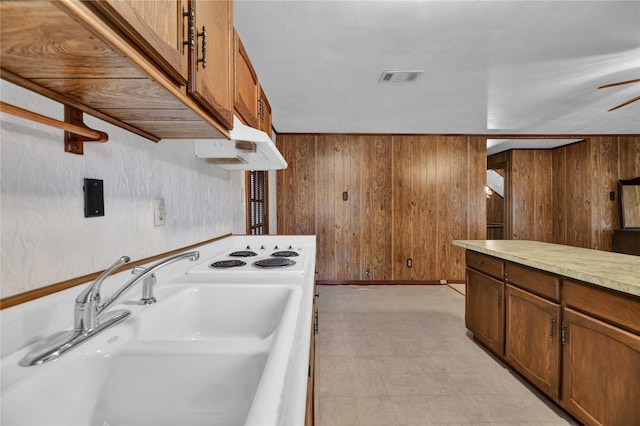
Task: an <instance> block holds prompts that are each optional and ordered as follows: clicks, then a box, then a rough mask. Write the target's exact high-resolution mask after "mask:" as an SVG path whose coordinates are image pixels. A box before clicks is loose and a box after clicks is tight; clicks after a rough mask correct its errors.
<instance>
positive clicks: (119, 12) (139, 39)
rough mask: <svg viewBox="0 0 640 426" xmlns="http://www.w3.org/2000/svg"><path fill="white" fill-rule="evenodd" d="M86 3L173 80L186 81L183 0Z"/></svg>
mask: <svg viewBox="0 0 640 426" xmlns="http://www.w3.org/2000/svg"><path fill="white" fill-rule="evenodd" d="M87 4H88V5H89V6H90V7H91V8H93V9H94V10H95V11H97V12H98V13H100V14H101V15H102V16H104V18H106V22H107V24H108V25H112V26H114V27H115V28H117V29H118V30H119V31H121V32H122V33H123V34H124V35H125V36H126V37H127V38H128V39H129V40H131V42H133V43H134V44H135V45H136V46H137V47H138V48H139V49H140V50H141V51H142V53H143V54H145V55H147V56H148V57H149V58H150V59H151V60H152V61H154V62H155V63H156V64H157V65H158V66H159V67H160V68H161V69H162V70H163V71H164V72H166V73H167V74H168V75H169V76H170V77H171V78H172V79H173V80H174V81H175V82H176V83H178V84H180V85H182V86H184V85H186V84H187V79H188V74H187V71H188V58H187V55H186V54H185V52H186V50H187V49H186V47H185V45H184V41H185V40H186V38H185V35H184V34H183V31H182V29H183V25H182V20H183V9H186V7H187V0H156V1H131V0H116V1H114V0H96V1H92V2H87ZM185 27H186V26H185Z"/></svg>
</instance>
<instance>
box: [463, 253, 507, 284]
mask: <svg viewBox="0 0 640 426" xmlns="http://www.w3.org/2000/svg"><path fill="white" fill-rule="evenodd" d="M466 254H467V259H466V260H467V267H469V268H473V269H475V270H476V271H480V272H484V273H485V274H487V275H491V276H493V277H496V278H498V279H502V278H503V276H504V261H503V260H502V259H498V258H495V257H491V256H487V255H486V254H482V253H478V252H475V251H471V250H467V253H466Z"/></svg>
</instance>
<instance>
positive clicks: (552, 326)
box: [549, 318, 556, 339]
mask: <svg viewBox="0 0 640 426" xmlns="http://www.w3.org/2000/svg"><path fill="white" fill-rule="evenodd" d="M555 333H556V319H555V318H550V321H549V338H550V339H553V336H554V335H555Z"/></svg>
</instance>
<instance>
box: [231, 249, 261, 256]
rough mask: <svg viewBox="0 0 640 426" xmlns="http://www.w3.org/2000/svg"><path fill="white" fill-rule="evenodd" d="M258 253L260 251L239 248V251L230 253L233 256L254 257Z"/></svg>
mask: <svg viewBox="0 0 640 426" xmlns="http://www.w3.org/2000/svg"><path fill="white" fill-rule="evenodd" d="M257 255H258V253H256V252H255V251H251V250H239V251H234V252H233V253H229V256H233V257H253V256H257Z"/></svg>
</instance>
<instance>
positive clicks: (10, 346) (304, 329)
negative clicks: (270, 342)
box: [0, 236, 316, 426]
mask: <svg viewBox="0 0 640 426" xmlns="http://www.w3.org/2000/svg"><path fill="white" fill-rule="evenodd" d="M276 244H277V245H278V246H279V247H280V249H282V250H286V249H288V248H289V245H291V246H292V249H296V248H297V249H300V250H301V251H302V252H304V254H305V256H306V258H305V259H304V262H303V264H304V271H303V273H289V274H286V273H277V272H275V271H271V270H269V271H265V272H264V273H263V274H256V273H255V272H253V273H251V274H242V273H239V274H230V273H220V274H218V273H212V274H187V273H186V272H187V271H188V270H190V269H192V268H195V267H197V266H198V265H201V264H204V263H206V262H210V261H211V260H212V259H214V258H218V257H219V256H221V255H223V254H224V253H228V252H229V251H231V250H238V249H246V246H247V245H251V246H252V247H260V246H262V245H264V246H265V248H266V249H267V250H268V249H271V248H273V247H274V246H275V245H276ZM193 250H198V251H199V252H200V259H199V260H198V261H197V262H195V263H192V262H176V263H174V264H171V265H168V266H167V267H165V268H162V269H160V270H159V271H158V272H157V274H156V275H157V279H158V284H157V287H158V290H159V289H160V287H161V286H162V284H163V283H185V284H188V283H194V284H196V283H203V284H205V283H206V284H212V285H215V284H225V285H229V284H232V285H233V284H236V283H237V284H257V285H262V284H265V285H274V284H275V285H288V286H296V287H299V288H301V290H302V295H301V298H300V306H299V310H298V314H297V320H296V321H295V327H294V328H295V331H294V338H293V345H292V349H291V350H290V353H289V361H288V363H287V369H286V372H285V373H284V374H285V377H284V378H283V382H284V386H283V388H282V389H283V390H282V393H281V394H280V395H274V397H275V398H276V400H277V401H278V403H277V404H273V406H274V407H273V418H274V419H277V421H273V422H270V423H273V424H274V425H292V426H293V425H302V424H304V417H305V412H306V393H307V380H308V363H309V342H310V337H311V335H310V333H311V318H312V309H313V298H314V283H315V253H316V238H315V236H232V237H228V238H224V239H221V240H219V241H215V242H213V243H210V244H207V245H204V246H201V247H197V248H195V249H193ZM116 257H117V256H116ZM300 260H302V259H300ZM130 274H131V272H130V271H123V272H120V273H116V274H113V275H111V276H110V277H108V278H107V279H106V280H105V281H104V283H103V286H102V292H103V295H109V294H111V293H112V292H113V291H114V289H117V288H118V287H119V286H120V285H121V284H122V283H124V282H125V281H126V280H128V279H129V278H130ZM86 285H88V283H87V284H83V285H80V286H77V287H73V288H71V289H67V290H65V291H63V292H59V293H55V294H52V295H49V296H46V297H43V298H39V299H36V300H33V301H31V302H27V303H23V304H21V305H17V306H14V307H11V308H7V309H3V310H2V311H0V320H1V321H0V323H1V325H2V336H1V337H2V358H3V370H5V367H7V365H6V364H4V361H7V362H8V361H12V360H14V358H15V359H20V357H21V356H19V355H21V354H22V352H25V353H26V351H27V348H28V347H29V346H31V345H32V343H33V342H35V341H38V340H39V339H41V338H43V337H46V336H48V335H51V334H53V333H56V332H59V331H61V330H68V329H71V328H72V327H73V307H74V300H75V297H76V296H77V295H78V294H80V292H81V291H82V290H83V289H84V287H85V286H86ZM138 287H141V286H138ZM139 297H140V288H134V289H133V290H132V291H131V292H130V293H127V294H126V295H125V296H124V298H123V300H122V301H121V302H119V303H117V304H116V306H114V308H118V306H117V305H119V304H121V303H122V304H128V308H130V309H131V310H132V311H133V312H134V313H133V315H132V317H134V316H135V312H136V309H138V308H137V307H136V305H135V302H137V300H138V299H139ZM132 304H133V305H132ZM152 306H153V305H152ZM126 321H128V320H125V322H126ZM81 347H82V346H80V348H81ZM73 350H77V349H73ZM22 355H23V354H22ZM64 356H66V355H64ZM40 367H41V368H42V367H46V364H45V365H43V366H40ZM21 368H24V367H21ZM27 368H31V367H27ZM3 375H4V374H3ZM61 409H66V408H63V407H61Z"/></svg>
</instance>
